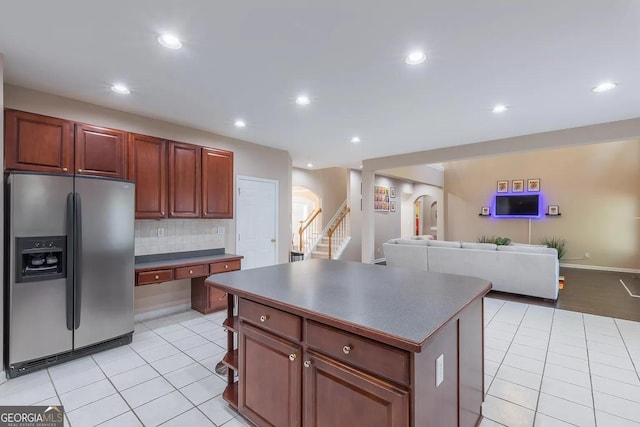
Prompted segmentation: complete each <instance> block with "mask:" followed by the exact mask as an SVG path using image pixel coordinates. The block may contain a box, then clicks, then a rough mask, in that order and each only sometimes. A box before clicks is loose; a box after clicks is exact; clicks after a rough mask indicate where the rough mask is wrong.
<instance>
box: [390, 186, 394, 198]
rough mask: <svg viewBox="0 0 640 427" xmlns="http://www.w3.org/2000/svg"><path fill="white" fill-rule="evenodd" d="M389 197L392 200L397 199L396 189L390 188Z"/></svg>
mask: <svg viewBox="0 0 640 427" xmlns="http://www.w3.org/2000/svg"><path fill="white" fill-rule="evenodd" d="M389 196H390V197H391V198H392V199H395V198H396V187H389Z"/></svg>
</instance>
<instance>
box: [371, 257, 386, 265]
mask: <svg viewBox="0 0 640 427" xmlns="http://www.w3.org/2000/svg"><path fill="white" fill-rule="evenodd" d="M386 261H387V259H386V258H378V259H374V260H373V262H372V264H377V263H379V262H386Z"/></svg>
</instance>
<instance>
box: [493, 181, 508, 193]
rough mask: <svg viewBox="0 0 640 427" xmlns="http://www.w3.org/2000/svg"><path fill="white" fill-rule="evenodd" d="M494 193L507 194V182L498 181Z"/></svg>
mask: <svg viewBox="0 0 640 427" xmlns="http://www.w3.org/2000/svg"><path fill="white" fill-rule="evenodd" d="M496 192H498V193H507V192H509V181H498V186H497V188H496Z"/></svg>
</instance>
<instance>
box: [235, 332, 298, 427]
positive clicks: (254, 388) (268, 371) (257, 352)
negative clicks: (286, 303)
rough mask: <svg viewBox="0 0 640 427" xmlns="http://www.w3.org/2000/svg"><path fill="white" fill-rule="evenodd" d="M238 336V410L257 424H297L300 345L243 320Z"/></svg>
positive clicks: (281, 426) (284, 425) (286, 426)
mask: <svg viewBox="0 0 640 427" xmlns="http://www.w3.org/2000/svg"><path fill="white" fill-rule="evenodd" d="M239 338H240V341H239V343H238V354H239V356H238V357H239V366H238V369H239V371H238V378H239V381H240V387H239V389H238V411H239V412H240V413H241V414H242V415H244V416H245V417H247V418H248V419H250V420H251V421H253V422H254V423H255V424H256V425H258V426H276V427H289V426H300V425H301V424H302V415H301V407H302V393H301V391H302V378H301V370H302V364H301V359H302V353H301V350H300V347H299V346H297V345H294V344H293V343H291V342H289V341H286V340H283V339H280V338H278V337H276V336H274V335H271V334H270V333H268V332H263V331H261V330H260V329H257V328H254V327H252V326H249V325H247V324H246V323H244V322H241V324H240V337H239Z"/></svg>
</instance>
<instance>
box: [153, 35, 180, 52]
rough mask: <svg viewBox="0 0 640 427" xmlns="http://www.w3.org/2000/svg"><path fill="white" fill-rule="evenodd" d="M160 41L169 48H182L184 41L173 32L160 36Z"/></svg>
mask: <svg viewBox="0 0 640 427" xmlns="http://www.w3.org/2000/svg"><path fill="white" fill-rule="evenodd" d="M158 43H160V44H161V45H162V46H164V47H166V48H168V49H180V48H181V47H182V42H181V41H180V39H179V38H177V37H176V36H174V35H173V34H162V35H160V36H159V37H158Z"/></svg>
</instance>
